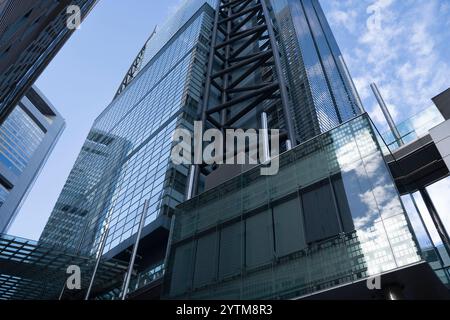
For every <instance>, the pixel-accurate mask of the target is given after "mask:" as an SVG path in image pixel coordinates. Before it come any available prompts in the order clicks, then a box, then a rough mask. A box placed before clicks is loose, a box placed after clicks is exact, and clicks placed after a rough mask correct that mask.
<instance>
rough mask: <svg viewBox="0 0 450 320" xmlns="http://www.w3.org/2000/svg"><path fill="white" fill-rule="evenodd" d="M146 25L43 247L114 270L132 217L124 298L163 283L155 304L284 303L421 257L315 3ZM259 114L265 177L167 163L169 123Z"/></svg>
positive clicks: (233, 120) (196, 11)
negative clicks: (266, 132)
mask: <svg viewBox="0 0 450 320" xmlns="http://www.w3.org/2000/svg"><path fill="white" fill-rule="evenodd" d="M160 29H161V31H160V32H158V33H157V34H156V35H155V36H154V37H152V38H151V39H150V40H149V41H148V42H147V43H146V44H145V46H144V48H143V51H141V53H140V54H139V56H138V58H137V59H136V61H134V63H133V67H132V69H130V70H132V72H130V73H129V74H127V77H128V78H127V81H125V82H124V83H123V84H122V86H121V88H120V89H119V91H118V95H117V96H116V97H115V98H114V100H113V101H112V103H111V104H110V105H109V106H108V107H107V108H106V109H105V110H104V111H103V112H102V114H101V115H100V116H99V117H98V118H97V119H96V121H95V123H94V125H93V128H92V130H91V132H90V133H89V136H88V138H87V140H86V142H85V145H84V146H83V149H82V151H81V153H80V155H79V157H78V159H77V162H76V164H75V166H74V168H73V169H72V172H71V174H70V176H69V180H68V181H67V183H66V185H65V187H64V189H63V191H62V193H61V195H60V198H59V200H58V202H57V204H56V206H55V208H54V210H53V212H52V215H51V217H50V219H49V222H48V224H47V226H46V228H45V230H44V233H43V235H42V237H41V239H40V241H41V242H42V243H49V244H51V245H53V246H60V247H61V248H62V249H64V250H73V251H74V252H76V253H82V254H83V255H92V256H96V257H102V258H103V259H105V260H106V259H109V258H117V259H122V260H123V261H129V258H130V252H131V250H130V249H131V248H132V246H133V244H134V243H135V238H136V234H137V232H138V227H139V221H140V217H141V214H142V213H143V212H144V213H145V220H144V231H143V235H142V237H141V239H139V240H140V245H141V246H142V247H143V248H144V249H142V250H141V251H139V253H138V255H139V257H140V258H139V259H140V263H139V266H138V267H137V268H136V272H137V275H135V276H133V281H132V286H131V287H130V288H128V289H129V290H130V292H129V293H130V294H133V291H134V290H136V289H139V288H140V287H141V286H145V285H148V284H149V283H152V282H154V281H156V280H157V279H160V277H161V276H162V275H163V274H165V278H164V285H163V286H164V290H163V296H164V297H165V298H193V299H209V298H224V299H225V298H226V299H251V298H266V299H267V298H298V297H303V296H305V295H312V294H315V293H317V292H319V291H323V290H328V289H332V288H336V287H341V286H345V285H348V284H351V283H354V282H359V281H363V280H365V279H367V278H369V277H372V276H376V275H379V274H382V273H392V272H395V271H396V270H399V269H401V268H405V267H407V266H414V265H420V264H421V263H422V262H423V261H422V257H421V252H420V249H419V247H418V246H417V243H416V239H415V236H414V234H413V233H412V231H411V230H412V229H411V227H410V223H409V221H408V218H407V216H406V214H405V210H404V208H403V204H402V201H401V199H400V196H399V194H398V191H397V189H396V186H395V183H394V180H393V179H392V176H391V174H390V172H389V169H388V166H387V165H386V162H385V160H384V158H383V156H384V154H383V153H384V152H385V150H386V147H385V146H383V145H382V144H380V139H379V137H378V135H377V132H376V130H375V129H374V127H373V125H372V123H371V121H370V119H369V118H368V116H367V114H365V113H364V110H363V107H362V105H361V102H360V100H359V98H358V94H357V92H356V90H355V88H354V85H353V83H352V80H351V78H350V76H349V73H348V70H347V69H346V66H345V62H344V60H343V58H342V54H341V52H340V50H339V48H338V46H337V44H336V41H335V39H334V37H333V34H332V32H331V30H330V27H329V26H328V23H327V21H326V18H325V15H324V13H323V12H322V9H321V8H320V4H319V2H318V1H317V0H272V1H269V0H237V1H231V2H229V1H220V0H208V1H206V0H196V1H185V2H184V3H183V4H182V5H181V6H180V8H179V10H178V11H177V12H176V13H175V14H174V15H173V17H171V18H170V19H169V20H168V22H167V23H166V24H165V25H164V26H163V27H161V28H160ZM262 116H266V119H267V123H268V124H269V127H270V128H273V129H280V130H281V132H282V137H283V139H284V143H283V145H282V148H283V153H282V155H281V156H280V172H279V174H278V175H275V176H273V177H264V176H260V175H259V167H257V168H253V169H252V168H250V169H249V168H245V169H242V168H238V169H236V168H235V167H234V168H233V166H231V168H232V169H230V167H228V168H227V166H223V165H218V166H209V167H208V166H206V165H205V166H203V165H197V166H194V165H193V166H190V165H174V164H173V163H172V162H171V160H170V154H171V148H172V146H173V145H174V141H173V138H172V136H173V134H174V131H175V129H177V128H183V129H187V130H189V131H193V128H194V121H195V120H202V122H203V124H204V128H205V129H208V128H219V129H221V130H225V129H228V128H235V127H241V128H249V127H262V126H263V125H264V123H263V122H264V121H265V120H263V118H264V117H262ZM248 169H249V170H248ZM227 170H230V171H227ZM146 201H148V211H143V210H144V203H146ZM170 226H171V227H170ZM169 227H170V228H169ZM169 229H170V233H169ZM120 290H121V289H120V287H118V288H115V289H112V290H111V292H107V293H106V292H105V293H104V294H103V295H101V296H99V298H112V297H114V298H117V294H118V293H120ZM160 290H161V289H160Z"/></svg>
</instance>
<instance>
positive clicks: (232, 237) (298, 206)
mask: <svg viewBox="0 0 450 320" xmlns="http://www.w3.org/2000/svg"><path fill="white" fill-rule="evenodd" d="M172 241H173V242H172V247H171V251H170V259H169V265H168V271H167V272H168V274H167V277H166V279H167V284H166V286H165V291H166V292H165V294H166V296H167V297H168V298H183V299H184V298H188V299H275V298H296V297H301V296H304V295H307V294H312V293H314V292H317V291H320V290H325V289H328V288H332V287H335V286H338V285H343V284H348V283H351V282H353V281H357V280H361V279H366V278H369V277H371V276H374V275H377V274H381V273H383V272H387V271H390V270H394V269H397V268H401V267H404V266H407V265H410V264H414V263H417V262H419V261H421V256H420V254H419V251H418V247H417V245H416V240H415V237H414V236H413V233H412V232H411V229H410V225H409V223H408V220H407V216H406V214H405V210H404V208H403V205H402V202H401V200H400V196H399V194H398V192H397V191H396V187H395V185H394V182H393V179H392V177H391V175H390V173H389V170H388V167H387V165H386V163H385V162H384V158H383V154H382V151H381V149H380V146H379V144H378V141H377V137H376V134H375V132H374V131H373V129H372V124H371V122H370V120H369V118H368V116H367V115H365V114H364V115H362V116H359V117H357V118H354V119H353V120H351V121H349V122H346V123H344V124H342V125H341V126H339V127H337V128H335V129H333V130H331V131H328V132H327V133H324V134H322V135H319V136H317V137H316V138H314V139H312V140H309V141H307V142H305V143H303V144H301V145H299V146H298V147H296V148H295V149H293V150H291V151H289V152H286V153H284V154H282V155H281V156H280V172H279V174H278V175H275V176H261V175H260V170H259V168H255V169H252V170H250V171H248V172H246V173H244V174H242V175H240V176H238V177H236V178H233V179H231V180H229V181H228V182H226V183H224V184H222V185H220V186H218V187H217V188H214V189H212V190H209V191H207V192H205V193H203V194H201V195H199V196H198V197H196V198H193V199H192V200H190V201H188V202H185V203H184V204H182V205H181V206H179V208H178V210H177V212H176V215H175V225H174V229H173V235H172Z"/></svg>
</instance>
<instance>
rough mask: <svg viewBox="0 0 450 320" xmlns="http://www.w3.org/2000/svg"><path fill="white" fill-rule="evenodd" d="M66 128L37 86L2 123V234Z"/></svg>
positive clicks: (0, 178) (0, 215)
mask: <svg viewBox="0 0 450 320" xmlns="http://www.w3.org/2000/svg"><path fill="white" fill-rule="evenodd" d="M64 126H65V122H64V119H63V118H62V117H61V115H60V114H59V113H58V111H57V110H56V109H55V108H54V107H53V106H52V105H51V104H50V102H49V101H48V100H47V99H46V98H45V97H44V96H43V94H42V93H41V92H40V91H39V90H38V89H37V88H36V87H32V88H31V89H30V90H28V92H27V93H26V95H25V97H23V98H22V100H21V101H20V102H19V104H17V105H16V107H15V108H14V109H13V111H12V112H11V113H10V114H9V115H8V116H7V117H6V119H5V120H4V121H3V123H1V124H0V233H5V232H6V230H7V228H8V226H9V225H10V224H11V223H12V221H13V219H14V217H15V215H16V213H17V211H18V210H19V208H20V205H21V204H22V202H23V201H24V199H25V197H26V195H27V193H28V192H29V190H30V188H31V186H32V185H33V182H34V181H35V180H36V178H37V176H38V174H39V172H40V170H41V169H42V167H43V165H44V163H45V161H46V160H47V158H48V156H49V154H50V152H51V151H52V149H53V147H54V145H55V144H56V142H57V140H58V138H59V136H60V135H61V133H62V131H63V129H64Z"/></svg>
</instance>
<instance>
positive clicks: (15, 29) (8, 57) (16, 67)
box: [0, 0, 96, 122]
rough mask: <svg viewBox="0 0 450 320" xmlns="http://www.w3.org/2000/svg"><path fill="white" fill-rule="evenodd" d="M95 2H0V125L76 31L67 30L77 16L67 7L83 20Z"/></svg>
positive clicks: (22, 0) (51, 0)
mask: <svg viewBox="0 0 450 320" xmlns="http://www.w3.org/2000/svg"><path fill="white" fill-rule="evenodd" d="M95 3H96V0H73V1H71V0H21V1H16V0H4V1H1V3H0V122H1V121H3V119H4V118H5V117H6V115H7V114H8V113H9V112H11V110H12V109H13V108H14V107H15V105H16V104H17V103H18V101H19V100H20V99H21V98H22V96H23V95H24V94H25V92H26V91H27V90H28V88H30V87H31V85H32V84H33V83H34V82H35V81H36V79H37V78H38V77H39V75H40V74H41V73H42V71H43V70H44V69H45V67H46V66H47V65H48V63H49V62H50V61H51V59H53V57H54V56H55V55H56V54H57V53H58V51H59V49H60V48H61V47H62V46H63V45H64V43H65V42H66V41H67V39H68V38H69V37H70V35H71V34H72V33H73V31H74V30H75V29H74V28H68V27H67V21H68V20H70V19H71V17H73V15H74V14H76V11H73V10H68V9H71V8H70V7H69V6H78V8H80V10H81V11H80V15H81V16H80V18H81V20H82V19H83V18H84V17H85V16H86V15H87V14H88V13H89V11H90V10H91V9H92V7H93V6H94V5H95ZM72 8H74V7H72ZM71 22H72V21H71Z"/></svg>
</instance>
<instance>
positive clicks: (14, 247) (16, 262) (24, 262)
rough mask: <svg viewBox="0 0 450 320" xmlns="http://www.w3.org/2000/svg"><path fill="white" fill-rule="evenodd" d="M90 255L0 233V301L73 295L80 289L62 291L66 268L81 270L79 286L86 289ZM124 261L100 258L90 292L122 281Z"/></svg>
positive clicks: (92, 259)
mask: <svg viewBox="0 0 450 320" xmlns="http://www.w3.org/2000/svg"><path fill="white" fill-rule="evenodd" d="M94 264H95V259H94V258H93V257H83V256H79V255H73V254H71V253H68V252H65V251H61V250H56V249H55V248H54V247H52V246H47V245H43V244H41V243H37V242H35V241H32V240H26V239H21V238H18V237H11V236H7V235H0V300H6V299H13V300H18V299H20V300H27V299H34V300H40V299H58V297H60V298H61V296H62V295H63V294H64V296H66V297H67V296H69V295H71V294H74V295H75V296H76V295H78V294H80V293H82V292H80V291H77V290H75V291H70V290H64V291H63V288H65V284H66V280H67V278H68V276H69V275H68V274H67V267H68V266H70V265H76V266H79V267H80V269H81V288H87V287H88V284H89V280H90V277H91V275H92V268H93V266H94ZM125 270H126V263H124V262H121V261H117V260H108V261H102V263H101V264H100V265H99V269H98V276H97V279H96V282H95V287H94V291H95V292H98V291H104V290H108V288H110V287H111V286H113V287H114V286H115V285H116V284H117V283H119V282H121V281H122V274H123V272H124V271H125Z"/></svg>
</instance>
